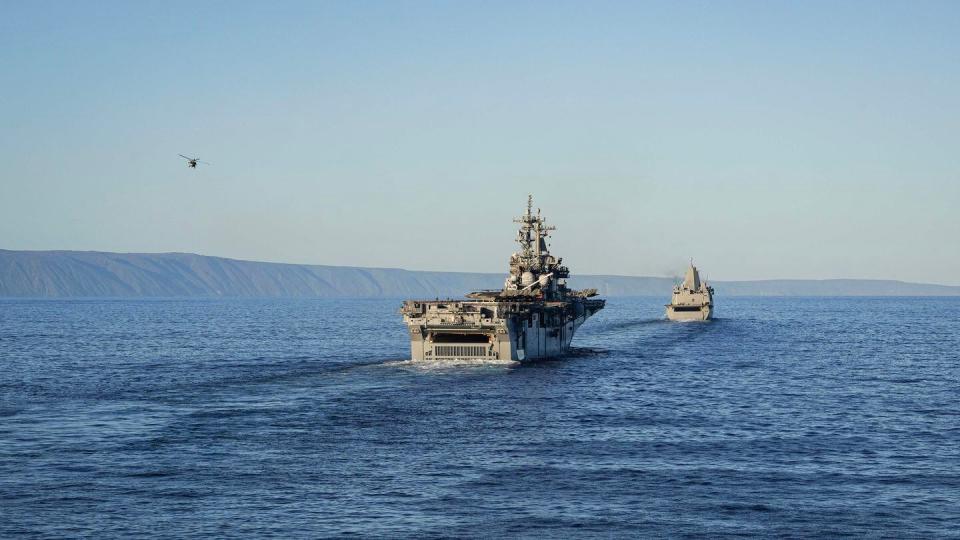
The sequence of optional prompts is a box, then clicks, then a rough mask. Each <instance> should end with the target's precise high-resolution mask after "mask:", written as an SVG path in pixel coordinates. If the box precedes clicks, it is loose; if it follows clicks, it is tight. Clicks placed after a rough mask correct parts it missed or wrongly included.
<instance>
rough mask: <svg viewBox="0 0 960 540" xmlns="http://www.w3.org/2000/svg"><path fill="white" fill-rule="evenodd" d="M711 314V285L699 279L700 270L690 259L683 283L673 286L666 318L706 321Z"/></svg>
mask: <svg viewBox="0 0 960 540" xmlns="http://www.w3.org/2000/svg"><path fill="white" fill-rule="evenodd" d="M712 316H713V287H711V286H709V285H707V284H706V282H701V281H700V272H699V271H697V267H696V266H694V265H693V261H690V267H689V268H687V275H686V276H684V278H683V283H681V284H679V285H677V286H675V287H674V288H673V296H672V297H671V298H670V303H669V304H667V318H668V319H670V320H671V321H706V320H709V319H710V317H712Z"/></svg>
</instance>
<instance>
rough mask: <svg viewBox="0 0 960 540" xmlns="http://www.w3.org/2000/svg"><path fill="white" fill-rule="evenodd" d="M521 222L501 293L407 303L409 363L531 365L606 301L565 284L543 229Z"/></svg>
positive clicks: (565, 343)
mask: <svg viewBox="0 0 960 540" xmlns="http://www.w3.org/2000/svg"><path fill="white" fill-rule="evenodd" d="M514 221H515V222H516V223H519V224H520V231H519V233H518V235H517V243H518V244H520V251H519V252H517V253H514V254H513V255H511V256H510V274H509V275H508V276H507V280H506V283H504V287H503V289H502V290H488V291H479V292H474V293H470V294H468V295H467V298H469V300H407V301H405V302H404V303H403V306H402V307H401V308H400V313H401V314H402V315H403V320H404V322H405V323H406V324H407V329H408V330H409V333H410V354H411V355H412V358H413V359H414V360H433V359H454V358H455V359H471V360H472V359H476V360H533V359H537V358H548V357H554V356H560V355H562V354H564V353H566V352H567V351H568V350H569V349H570V342H571V341H572V340H573V334H574V332H576V331H577V328H579V327H580V325H581V324H583V323H584V321H586V320H587V318H589V317H590V316H591V315H593V314H594V313H596V312H598V311H600V310H601V309H603V306H604V304H605V302H606V301H605V300H601V299H594V298H593V297H594V296H596V294H597V290H596V289H585V290H582V291H574V290H571V289H568V288H567V286H566V279H567V277H568V276H569V275H570V271H569V269H567V267H565V266H562V264H561V263H562V262H563V259H562V258H557V257H554V256H553V255H551V254H550V251H549V250H548V246H547V242H546V239H547V237H548V235H549V231H552V230H555V229H556V227H552V226H550V227H548V226H546V225H545V221H544V219H543V218H542V217H540V210H539V209H538V210H537V212H536V214H534V213H533V200H532V197H528V199H527V212H526V214H524V215H523V216H520V217H519V218H517V219H515V220H514Z"/></svg>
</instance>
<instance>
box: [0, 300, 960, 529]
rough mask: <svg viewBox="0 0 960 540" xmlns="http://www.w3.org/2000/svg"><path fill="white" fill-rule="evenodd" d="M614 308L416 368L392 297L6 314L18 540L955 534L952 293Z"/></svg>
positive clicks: (81, 305) (959, 385)
mask: <svg viewBox="0 0 960 540" xmlns="http://www.w3.org/2000/svg"><path fill="white" fill-rule="evenodd" d="M663 300H664V299H663V298H613V299H610V300H609V302H608V307H607V309H605V310H604V311H602V312H601V313H600V314H599V315H597V316H596V317H594V318H593V319H591V320H590V321H588V322H587V324H585V325H584V326H583V327H582V328H581V329H580V331H579V333H578V335H577V337H576V338H575V340H574V343H575V345H576V347H577V349H576V351H575V354H573V355H571V356H569V357H567V358H563V359H558V360H552V361H543V362H537V363H532V364H523V365H518V364H510V363H504V364H486V365H473V364H456V363H446V364H444V363H434V364H423V363H413V362H410V361H407V360H406V359H407V358H408V350H407V338H406V332H405V330H404V327H403V325H402V323H401V321H400V317H399V315H398V314H397V312H396V311H397V308H398V306H399V300H379V299H378V300H256V301H254V300H169V301H159V300H144V301H138V300H134V301H131V300H75V301H52V300H3V301H0V536H2V537H13V536H18V535H26V536H28V537H31V536H36V537H78V536H95V537H114V536H126V537H140V538H143V537H188V538H189V537H192V538H207V537H256V538H264V537H278V538H295V537H305V538H317V537H345V536H355V537H363V538H371V537H380V538H404V537H430V538H440V537H489V538H500V537H520V538H550V537H556V538H570V537H577V538H589V537H598V538H617V537H711V538H714V537H722V536H726V535H730V536H748V537H749V536H757V537H824V536H826V537H855V538H862V537H890V538H905V537H954V538H955V537H957V536H958V534H960V299H938V298H932V299H930V298H724V297H722V296H721V297H719V298H718V301H719V306H720V307H719V310H718V312H717V315H718V319H717V320H715V321H712V322H708V323H686V324H679V323H669V322H666V321H664V320H662V319H661V317H662V306H661V304H662V303H663Z"/></svg>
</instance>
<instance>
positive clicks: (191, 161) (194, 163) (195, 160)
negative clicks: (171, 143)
mask: <svg viewBox="0 0 960 540" xmlns="http://www.w3.org/2000/svg"><path fill="white" fill-rule="evenodd" d="M177 155H178V156H180V157H182V158H183V159H185V160H187V167H190V168H191V169H196V168H197V163H203V164H204V165H210V163H208V162H206V161H200V158H192V157H187V156H185V155H183V154H177Z"/></svg>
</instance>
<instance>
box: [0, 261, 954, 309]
mask: <svg viewBox="0 0 960 540" xmlns="http://www.w3.org/2000/svg"><path fill="white" fill-rule="evenodd" d="M673 281H674V280H673V279H671V278H663V277H644V276H635V277H634V276H604V275H581V276H576V277H575V278H574V279H571V280H570V282H571V286H573V287H576V288H582V287H595V288H597V289H598V290H599V292H600V294H602V295H604V296H664V297H668V296H669V292H670V290H671V287H672V285H673ZM711 283H712V285H713V286H714V287H715V289H716V291H717V295H718V296H719V297H722V296H724V295H727V296H960V286H949V285H935V284H924V283H909V282H904V281H895V280H870V279H825V280H804V279H781V280H756V281H713V282H711ZM502 284H503V274H497V273H469V272H430V271H415V270H402V269H395V268H362V267H349V266H324V265H307V264H287V263H271V262H258V261H244V260H237V259H227V258H223V257H214V256H207V255H195V254H190V253H109V252H96V251H12V250H2V249H0V297H8V298H9V297H20V298H23V297H32V298H80V297H84V298H89V297H126V298H179V297H183V298H218V297H235V298H357V297H368V298H369V297H401V296H402V297H408V298H416V297H419V298H434V297H437V296H448V297H453V298H459V297H462V296H463V294H464V293H466V292H469V291H472V290H477V289H489V288H499V287H500V286H502Z"/></svg>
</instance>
